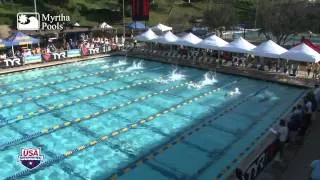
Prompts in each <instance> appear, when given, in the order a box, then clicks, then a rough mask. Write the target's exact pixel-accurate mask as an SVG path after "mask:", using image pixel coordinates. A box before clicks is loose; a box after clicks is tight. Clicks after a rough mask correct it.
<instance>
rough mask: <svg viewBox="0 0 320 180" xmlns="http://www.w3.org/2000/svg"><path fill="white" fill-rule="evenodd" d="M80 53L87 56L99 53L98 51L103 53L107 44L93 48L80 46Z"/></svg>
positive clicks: (106, 48) (106, 49)
mask: <svg viewBox="0 0 320 180" xmlns="http://www.w3.org/2000/svg"><path fill="white" fill-rule="evenodd" d="M81 50H82V55H83V56H88V55H94V54H99V53H105V52H107V51H108V46H106V45H102V46H99V47H95V48H86V47H84V48H82V49H81Z"/></svg>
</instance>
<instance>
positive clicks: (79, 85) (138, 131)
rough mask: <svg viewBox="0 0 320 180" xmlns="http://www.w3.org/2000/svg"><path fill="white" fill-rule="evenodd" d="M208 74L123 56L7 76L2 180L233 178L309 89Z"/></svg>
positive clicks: (1, 104) (0, 131)
mask: <svg viewBox="0 0 320 180" xmlns="http://www.w3.org/2000/svg"><path fill="white" fill-rule="evenodd" d="M138 62H140V63H142V65H141V64H139V63H138ZM133 64H134V65H133ZM174 69H177V71H175V72H179V73H180V75H179V73H174V75H172V74H173V73H172V72H173V70H174ZM206 73H207V72H205V71H203V70H198V69H194V68H187V67H175V66H172V65H166V64H161V63H157V62H151V61H145V60H142V59H134V58H125V57H121V56H115V57H105V58H103V59H95V60H90V61H87V62H79V63H73V64H67V65H61V66H55V67H49V68H45V69H36V70H32V71H27V72H21V73H14V74H10V75H4V76H0V84H1V85H0V88H1V92H0V151H1V153H0V161H1V162H2V163H0V169H1V171H0V177H1V179H5V178H8V179H10V178H11V179H14V178H20V177H24V178H27V179H57V177H59V178H58V179H72V180H74V179H105V178H107V177H115V176H117V177H118V178H120V179H192V178H198V179H212V178H213V177H217V176H219V177H220V178H221V179H223V178H225V177H226V176H227V174H230V173H231V172H232V171H233V170H234V168H235V167H236V166H237V165H238V164H239V162H240V161H241V158H240V159H238V160H239V161H236V162H232V161H233V160H234V158H236V157H239V153H241V152H244V150H247V151H245V153H244V156H243V157H245V154H246V153H249V150H250V148H249V149H248V148H247V147H248V145H250V144H251V142H253V141H255V140H256V139H257V137H258V136H261V134H262V132H265V129H266V128H268V127H269V126H270V125H272V124H273V123H274V122H276V121H277V120H278V118H279V116H280V115H282V114H283V113H284V112H286V111H287V110H288V108H289V107H290V106H291V105H292V104H293V103H294V102H295V101H296V100H297V98H299V97H300V96H301V95H302V93H304V92H305V89H301V88H296V87H289V86H283V85H279V84H276V83H271V82H264V81H258V80H253V79H248V78H244V77H237V76H231V75H225V74H219V73H207V74H206ZM170 74H171V75H170ZM181 74H183V75H184V76H185V77H184V78H181V77H182V76H181ZM205 75H208V76H206V77H207V78H205ZM213 77H214V78H213ZM236 88H238V89H239V92H240V93H233V94H232V92H235V91H236V90H235V89H236ZM230 107H232V108H230ZM209 120H210V121H209ZM207 121H208V122H207ZM203 122H207V123H206V124H205V125H203V126H202V125H201V126H199V127H197V126H198V125H200V123H203ZM194 128H196V130H195V131H192V133H189V134H188V135H187V136H184V138H183V139H180V140H178V142H175V143H170V142H171V141H175V139H176V138H177V137H178V136H179V137H181V135H182V134H183V133H184V132H188V131H189V130H192V129H194ZM82 145H84V146H82ZM252 146H253V145H252ZM24 147H28V148H31V147H39V148H41V153H42V155H44V158H45V159H44V162H43V163H42V164H41V165H40V166H39V167H38V168H37V169H35V170H32V171H27V169H26V168H25V167H24V166H22V165H21V164H20V162H19V160H18V156H19V153H20V148H24ZM163 147H166V148H163ZM243 157H242V158H243ZM228 166H229V168H228V170H227V171H225V168H226V167H228ZM222 171H225V173H224V174H223V175H221V172H222Z"/></svg>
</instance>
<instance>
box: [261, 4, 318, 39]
mask: <svg viewBox="0 0 320 180" xmlns="http://www.w3.org/2000/svg"><path fill="white" fill-rule="evenodd" d="M261 6H262V7H259V9H260V11H259V12H258V19H257V23H258V26H259V27H261V28H262V29H261V33H262V34H264V35H265V37H266V38H267V39H271V38H274V39H275V40H276V42H277V43H278V44H280V45H284V44H285V43H287V42H288V41H289V40H290V36H292V35H294V34H297V33H301V32H307V31H309V30H315V29H316V28H317V27H319V21H318V20H317V17H318V16H317V13H316V12H317V11H314V12H313V11H310V7H308V6H306V4H304V3H281V4H279V3H270V2H261Z"/></svg>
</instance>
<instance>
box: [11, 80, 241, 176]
mask: <svg viewBox="0 0 320 180" xmlns="http://www.w3.org/2000/svg"><path fill="white" fill-rule="evenodd" d="M236 82H238V81H237V80H236V81H233V82H231V83H229V84H225V85H223V86H222V87H221V88H224V87H227V86H229V85H231V84H234V83H236ZM221 88H217V89H213V90H210V91H208V92H205V93H201V94H200V95H197V96H194V97H191V98H188V99H186V100H184V101H182V102H180V103H178V104H176V105H173V106H171V107H169V108H167V109H166V110H163V111H162V112H158V113H156V114H155V115H152V116H149V117H147V118H144V119H140V120H138V121H136V122H134V123H132V124H129V125H128V126H126V127H122V128H120V129H118V130H115V131H113V132H111V133H108V134H107V135H104V136H101V137H100V138H99V139H96V140H92V141H90V142H89V143H88V144H84V145H81V146H79V147H77V148H75V149H72V150H70V151H66V152H65V153H64V154H62V155H59V156H56V157H54V158H52V159H50V160H48V161H45V162H43V163H42V164H40V165H39V166H38V167H37V168H36V169H32V170H28V169H26V170H24V171H21V172H18V173H16V174H14V175H13V176H9V177H7V178H5V179H6V180H9V179H16V178H20V177H23V176H27V175H30V174H32V173H35V172H36V171H38V170H40V169H43V168H45V167H48V166H51V165H52V164H54V163H56V162H59V161H61V160H63V159H66V158H68V157H70V156H71V155H74V154H75V153H77V152H80V151H83V150H86V149H88V148H90V147H93V146H96V145H97V144H100V143H102V142H105V141H107V140H108V139H110V138H114V137H117V136H118V135H119V134H123V133H126V132H129V131H130V130H131V129H135V128H136V127H138V126H142V125H144V124H145V123H146V122H149V121H153V120H155V119H157V118H158V117H160V116H161V115H165V114H167V113H169V112H174V111H175V110H177V109H180V108H182V107H184V106H186V105H188V104H191V103H194V102H196V101H198V100H199V99H201V98H204V97H207V96H209V95H212V94H213V93H215V92H216V91H220V90H221Z"/></svg>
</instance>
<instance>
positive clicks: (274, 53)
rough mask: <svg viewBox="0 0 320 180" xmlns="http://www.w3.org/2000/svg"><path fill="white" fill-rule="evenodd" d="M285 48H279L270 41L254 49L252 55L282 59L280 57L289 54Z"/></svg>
mask: <svg viewBox="0 0 320 180" xmlns="http://www.w3.org/2000/svg"><path fill="white" fill-rule="evenodd" d="M287 51H288V50H286V49H285V48H283V47H281V46H279V45H278V44H277V43H275V42H273V41H271V40H269V41H266V42H264V43H262V44H260V45H259V46H258V47H256V48H254V49H252V51H251V53H252V54H254V55H255V56H261V57H268V58H275V59H278V58H280V55H281V54H283V53H285V52H287Z"/></svg>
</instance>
